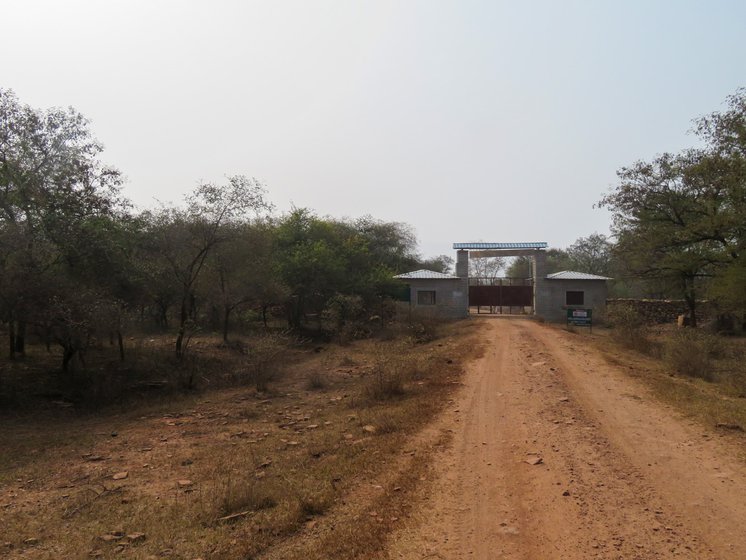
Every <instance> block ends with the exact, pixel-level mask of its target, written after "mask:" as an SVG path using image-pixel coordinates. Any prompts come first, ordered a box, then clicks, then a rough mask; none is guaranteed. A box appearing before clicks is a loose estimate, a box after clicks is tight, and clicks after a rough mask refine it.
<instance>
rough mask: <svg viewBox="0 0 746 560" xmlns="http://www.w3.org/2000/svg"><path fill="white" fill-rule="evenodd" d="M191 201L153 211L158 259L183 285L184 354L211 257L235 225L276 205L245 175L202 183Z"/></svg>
mask: <svg viewBox="0 0 746 560" xmlns="http://www.w3.org/2000/svg"><path fill="white" fill-rule="evenodd" d="M186 202H187V206H186V207H185V208H162V209H161V210H160V211H159V212H157V213H154V214H151V215H149V216H147V218H148V221H149V226H148V234H149V236H150V239H151V240H152V244H151V251H152V255H153V258H155V259H156V260H160V259H162V260H163V262H164V264H165V269H166V270H167V271H168V274H169V275H170V277H171V279H172V280H173V283H174V286H176V289H177V294H178V296H177V301H178V306H179V324H178V330H177V334H176V343H175V350H176V354H177V355H178V356H181V355H182V354H183V350H184V338H185V336H186V332H187V323H188V322H189V320H190V318H191V319H193V318H194V311H195V310H194V305H195V291H196V288H197V282H198V280H199V279H200V277H201V275H202V273H203V270H204V268H205V263H206V262H207V259H208V257H209V256H210V254H211V253H212V252H213V251H214V250H215V249H216V247H217V246H219V245H220V244H222V243H225V242H226V241H228V240H229V239H231V236H232V234H233V233H234V231H235V230H234V229H232V227H231V226H232V225H233V224H235V223H240V222H241V221H243V220H245V219H246V218H247V216H249V214H251V213H254V214H257V213H260V212H262V211H266V210H269V209H270V205H269V203H268V202H267V201H266V199H265V189H264V187H263V186H262V185H261V184H260V183H259V182H258V181H257V180H256V179H250V178H247V177H244V176H242V175H235V176H231V177H228V183H227V184H225V185H217V184H213V183H202V184H200V185H199V186H198V187H197V188H196V189H195V191H194V192H193V193H192V194H191V195H189V196H188V197H187V199H186ZM156 270H157V268H156Z"/></svg>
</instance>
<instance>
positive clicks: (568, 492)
mask: <svg viewBox="0 0 746 560" xmlns="http://www.w3.org/2000/svg"><path fill="white" fill-rule="evenodd" d="M562 495H563V496H569V495H570V491H569V490H565V491H564V492H562Z"/></svg>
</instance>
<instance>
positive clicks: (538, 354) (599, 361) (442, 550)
mask: <svg viewBox="0 0 746 560" xmlns="http://www.w3.org/2000/svg"><path fill="white" fill-rule="evenodd" d="M484 333H485V337H486V338H487V341H488V347H487V350H486V352H485V355H484V357H483V358H481V359H479V360H478V361H477V362H475V363H474V364H473V365H472V366H471V367H470V370H469V371H468V372H467V374H466V377H465V381H464V387H463V390H462V391H461V393H460V395H459V397H458V399H457V400H456V402H455V403H454V404H453V405H452V408H450V409H449V411H448V412H447V413H446V415H445V417H444V418H443V420H442V424H441V428H442V429H444V430H453V445H452V446H450V447H449V448H448V449H446V450H445V451H443V452H442V453H441V454H440V455H439V456H438V458H437V459H436V462H437V466H436V467H435V472H434V481H433V482H432V484H431V490H430V493H429V496H428V497H427V498H426V500H425V502H424V504H423V507H422V508H421V509H420V511H419V513H418V514H417V515H416V516H415V518H414V519H413V520H412V522H411V523H410V524H408V526H407V527H406V528H404V529H403V530H402V531H400V532H399V533H398V534H397V535H395V537H394V539H393V542H392V544H391V547H390V550H389V552H388V555H389V557H390V558H408V559H409V558H442V559H459V558H469V559H477V560H481V559H490V560H492V559H497V558H511V559H523V558H525V559H529V558H530V559H540V560H541V559H560V558H561V559H576V558H583V559H585V558H605V559H611V558H619V559H625V560H630V559H653V558H655V559H660V558H691V559H744V558H746V466H745V465H744V464H743V463H741V462H738V461H737V460H736V459H735V455H736V451H735V449H734V448H733V447H732V446H733V444H732V443H728V442H727V441H725V438H721V437H718V434H716V433H713V432H711V431H710V430H705V429H703V428H702V427H699V426H697V425H695V424H693V423H692V422H689V421H687V420H685V419H683V418H681V417H680V416H679V415H677V414H676V413H675V412H674V411H672V410H671V409H670V408H668V407H666V406H664V405H662V404H660V403H658V402H656V401H655V400H654V399H653V398H652V397H651V396H650V395H649V393H648V392H647V391H646V389H645V388H644V387H643V386H642V385H640V384H639V383H638V382H636V381H635V380H634V379H631V378H630V377H628V376H626V375H625V374H624V373H623V372H622V371H621V369H620V368H622V367H624V366H612V365H609V363H608V362H607V361H606V360H604V359H603V358H602V357H601V356H599V355H598V354H597V353H595V352H594V351H593V350H592V349H590V348H589V347H587V345H586V344H584V343H583V340H584V335H583V334H579V335H576V334H572V333H567V332H564V331H561V330H558V329H552V328H549V327H546V326H543V325H539V324H535V323H533V322H530V321H525V320H510V319H484Z"/></svg>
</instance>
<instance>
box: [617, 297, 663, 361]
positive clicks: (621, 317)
mask: <svg viewBox="0 0 746 560" xmlns="http://www.w3.org/2000/svg"><path fill="white" fill-rule="evenodd" d="M606 319H607V321H608V323H609V326H610V327H611V328H612V336H613V337H614V339H615V340H616V341H617V342H619V343H620V344H622V345H624V346H626V347H627V348H630V349H632V350H635V351H637V352H641V353H643V354H652V353H653V351H654V348H655V345H654V344H653V342H652V341H651V340H650V336H649V332H648V328H647V326H646V325H645V323H644V319H643V317H642V316H641V315H640V314H639V313H638V312H637V311H636V310H635V309H633V308H632V307H628V306H618V307H614V308H613V309H610V310H609V312H608V314H607V316H606Z"/></svg>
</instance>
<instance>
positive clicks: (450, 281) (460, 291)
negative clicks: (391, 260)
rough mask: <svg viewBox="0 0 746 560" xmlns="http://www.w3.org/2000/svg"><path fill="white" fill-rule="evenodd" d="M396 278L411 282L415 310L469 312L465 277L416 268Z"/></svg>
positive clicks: (449, 313) (461, 314)
mask: <svg viewBox="0 0 746 560" xmlns="http://www.w3.org/2000/svg"><path fill="white" fill-rule="evenodd" d="M394 278H398V279H400V280H403V281H404V282H406V283H407V284H408V285H409V304H410V306H411V308H412V309H413V310H416V311H420V312H426V313H434V314H437V315H439V316H441V317H451V318H454V319H456V318H461V317H466V316H467V315H468V313H469V306H468V303H469V300H468V297H469V286H468V279H466V278H459V277H458V276H451V275H450V274H443V273H442V272H435V271H433V270H415V271H414V272H407V273H405V274H399V275H398V276H395V277H394Z"/></svg>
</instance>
